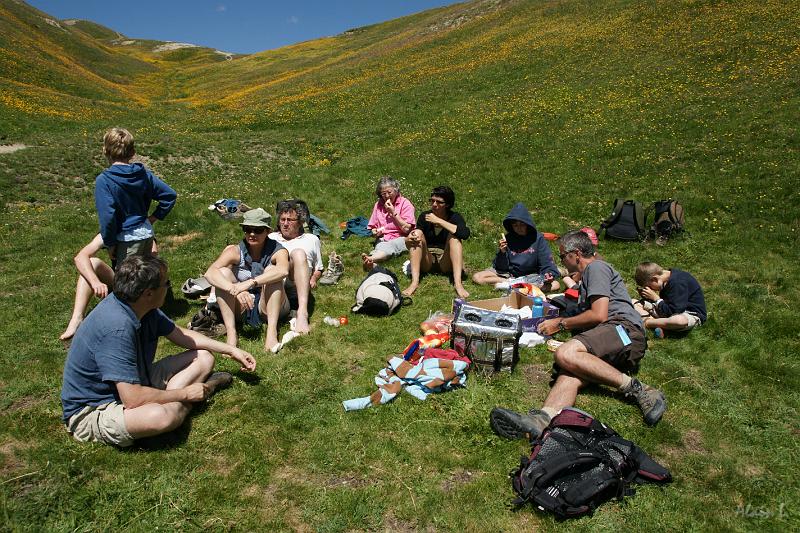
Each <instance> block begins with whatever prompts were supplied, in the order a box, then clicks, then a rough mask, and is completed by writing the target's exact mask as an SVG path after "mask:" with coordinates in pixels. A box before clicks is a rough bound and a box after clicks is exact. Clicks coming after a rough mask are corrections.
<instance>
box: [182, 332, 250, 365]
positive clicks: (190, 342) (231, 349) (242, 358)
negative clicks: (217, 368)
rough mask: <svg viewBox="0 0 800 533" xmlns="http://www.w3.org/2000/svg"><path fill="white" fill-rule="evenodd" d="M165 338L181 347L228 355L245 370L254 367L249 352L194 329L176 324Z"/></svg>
mask: <svg viewBox="0 0 800 533" xmlns="http://www.w3.org/2000/svg"><path fill="white" fill-rule="evenodd" d="M167 338H168V339H169V340H170V341H172V342H173V343H175V344H177V345H178V346H181V347H182V348H188V349H190V350H208V351H210V352H217V353H220V354H222V355H223V357H230V358H231V359H234V360H236V361H238V362H239V364H241V365H242V368H241V369H242V370H245V371H247V372H251V371H253V370H255V368H256V360H255V358H254V357H253V356H252V355H250V353H249V352H246V351H244V350H241V349H239V348H237V347H236V346H231V345H229V344H225V343H224V342H220V341H218V340H214V339H212V338H209V337H206V336H205V335H203V334H201V333H198V332H196V331H192V330H189V329H184V328H182V327H180V326H177V325H176V326H175V329H173V330H172V333H170V334H169V335H167Z"/></svg>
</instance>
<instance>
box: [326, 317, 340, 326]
mask: <svg viewBox="0 0 800 533" xmlns="http://www.w3.org/2000/svg"><path fill="white" fill-rule="evenodd" d="M322 321H323V322H325V323H326V324H328V325H329V326H333V327H335V328H338V327H339V326H341V323H339V319H338V318H333V317H332V316H328V315H325V318H323V319H322Z"/></svg>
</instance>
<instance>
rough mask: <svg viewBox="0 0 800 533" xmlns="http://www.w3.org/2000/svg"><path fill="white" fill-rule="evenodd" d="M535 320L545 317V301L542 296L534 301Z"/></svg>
mask: <svg viewBox="0 0 800 533" xmlns="http://www.w3.org/2000/svg"><path fill="white" fill-rule="evenodd" d="M532 316H533V318H542V317H543V316H544V300H542V297H541V296H537V297H536V298H534V299H533V315H532Z"/></svg>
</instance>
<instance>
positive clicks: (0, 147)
mask: <svg viewBox="0 0 800 533" xmlns="http://www.w3.org/2000/svg"><path fill="white" fill-rule="evenodd" d="M24 148H27V146H26V145H24V144H20V143H14V144H0V154H10V153H12V152H16V151H17V150H22V149H24Z"/></svg>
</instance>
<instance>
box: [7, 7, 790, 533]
mask: <svg viewBox="0 0 800 533" xmlns="http://www.w3.org/2000/svg"><path fill="white" fill-rule="evenodd" d="M798 13H800V12H798V10H797V9H796V6H794V5H793V4H792V3H787V2H780V1H758V2H756V1H750V0H742V1H738V2H725V1H711V0H707V1H684V2H667V1H658V2H641V1H622V0H618V1H614V0H605V1H602V2H597V1H594V2H591V1H570V2H564V1H556V0H551V1H549V0H531V1H516V0H507V1H503V0H491V1H488V0H487V1H475V2H468V3H465V4H457V5H454V6H449V7H445V8H441V9H437V10H433V11H430V12H426V13H420V14H417V15H413V16H410V17H405V18H403V19H398V20H395V21H390V22H387V23H384V24H377V25H374V26H369V27H365V28H356V29H353V30H351V31H348V32H345V33H344V34H342V35H338V36H335V37H330V38H326V39H321V40H318V41H309V42H306V43H300V44H297V45H294V46H291V47H287V48H283V49H280V50H272V51H265V52H261V53H258V54H253V55H251V56H246V57H237V58H233V60H231V61H225V60H224V58H223V57H221V56H220V55H219V54H215V53H214V52H213V51H210V50H208V49H182V50H176V51H172V52H166V53H158V52H153V48H155V46H156V45H155V44H153V43H149V42H143V41H137V42H136V43H132V44H127V45H123V44H121V42H122V41H119V38H118V37H116V32H114V31H113V30H108V29H104V28H102V27H97V26H96V25H92V24H88V23H83V22H81V23H76V24H72V25H66V24H63V21H62V22H60V23H59V24H60V25H61V26H62V29H58V28H57V27H55V26H52V25H50V24H47V23H46V22H45V23H43V22H41V21H42V20H44V18H49V17H47V15H45V14H42V13H40V12H37V11H35V10H33V9H31V8H29V7H27V6H25V5H24V4H20V3H18V2H13V1H11V0H0V48H1V49H2V50H0V51H2V54H0V144H11V143H22V144H26V145H28V146H30V148H27V149H24V150H20V151H16V152H13V153H0V244H2V246H0V280H1V281H0V318H2V320H3V327H2V328H0V343H1V344H0V391H1V392H0V478H1V479H0V509H2V512H0V521H2V522H0V523H2V524H3V527H4V528H5V529H9V530H108V529H121V530H144V529H147V530H151V529H153V528H154V527H159V528H169V529H179V528H180V529H207V528H211V529H239V530H256V529H258V530H323V531H349V530H400V531H411V530H444V531H463V530H474V531H498V530H500V531H522V530H531V529H544V530H566V529H567V528H569V529H570V530H571V529H578V530H587V531H588V530H592V531H595V530H598V529H601V530H619V529H623V528H630V527H642V526H644V527H651V528H653V527H656V528H658V527H659V526H660V527H661V528H664V529H674V530H726V531H727V530H736V531H751V530H754V529H758V530H767V531H778V530H794V529H797V528H798V526H800V518H798V516H799V513H800V511H799V510H798V508H797V503H796V500H797V498H796V496H797V494H798V492H800V485H799V484H798V481H797V476H796V475H795V471H796V470H797V468H798V467H799V466H800V464H798V460H797V457H796V453H794V452H795V451H796V450H797V442H798V440H797V436H798V434H799V433H800V426H799V425H798V420H799V419H800V418H799V417H798V405H799V404H800V394H798V389H799V385H800V373H799V370H800V369H799V368H798V362H797V356H796V354H797V353H798V350H799V349H800V338H798V335H797V328H796V326H795V325H794V318H793V311H794V309H793V307H794V303H795V302H797V301H800V291H799V290H798V284H799V283H800V276H799V275H798V268H797V264H798V260H799V259H800V254H798V252H797V245H796V243H797V241H798V231H799V230H800V209H798V207H797V206H798V201H797V200H798V194H797V191H796V189H797V185H798V184H800V137H799V134H798V129H797V128H798V123H800V122H799V121H798V119H799V118H800V116H799V115H798V109H800V89H798V88H799V87H800V47H798V43H800V30H798V28H800V14H798ZM43 17H44V18H43ZM151 44H152V46H151ZM117 124H120V125H124V126H126V127H128V128H130V129H131V130H132V131H133V132H134V135H135V136H136V139H137V149H138V152H139V154H140V157H141V160H142V161H144V162H145V163H146V164H147V165H148V166H150V167H151V168H152V169H153V170H154V171H155V172H156V173H157V174H158V175H160V176H162V177H164V179H165V180H166V181H167V182H168V183H170V184H171V185H172V186H173V187H174V188H175V189H176V190H177V191H178V194H179V200H178V203H177V206H176V208H175V209H174V210H173V212H172V213H171V214H170V216H169V217H168V218H167V220H166V221H164V222H163V223H159V224H157V226H156V232H157V234H158V235H159V241H160V243H161V249H162V254H163V256H164V257H165V258H166V259H167V260H168V261H169V264H170V277H171V279H172V282H173V286H176V287H177V286H179V285H180V284H181V283H182V282H183V280H184V279H186V278H187V277H194V276H196V275H198V274H200V273H202V272H203V271H204V270H205V268H206V267H207V266H208V264H210V263H211V261H213V260H214V258H215V257H216V256H217V254H218V253H219V252H220V251H221V250H222V248H223V246H224V245H225V244H228V243H232V242H235V241H236V240H237V239H238V238H239V236H240V233H239V232H238V227H237V226H236V225H235V224H232V223H228V222H224V221H221V220H219V219H218V218H217V217H216V216H214V215H212V214H211V213H209V211H208V210H207V209H206V207H207V205H208V204H209V203H210V202H212V201H214V200H216V199H218V198H221V197H236V198H240V199H242V200H244V201H246V202H247V203H248V204H250V205H254V206H263V207H265V208H267V209H269V210H272V209H274V205H275V202H276V201H277V200H279V199H282V198H285V197H289V196H299V197H301V198H304V199H306V200H307V201H308V203H309V205H310V206H311V209H312V211H313V212H314V213H315V214H317V215H319V216H320V217H322V218H323V220H325V221H326V222H327V223H328V224H329V225H330V226H331V227H336V226H337V224H338V222H340V221H343V220H345V219H347V218H348V217H350V216H353V215H358V214H364V215H368V214H369V211H370V209H371V206H372V203H373V202H374V196H373V193H372V191H373V189H374V183H375V179H376V177H377V176H380V175H383V174H391V175H393V176H395V177H397V178H399V179H400V181H401V182H402V186H403V192H404V194H406V195H407V196H408V197H409V198H410V199H411V200H412V201H413V202H414V204H415V205H416V206H417V209H418V212H419V211H421V210H422V209H426V205H427V198H428V193H429V191H430V189H431V187H433V186H435V185H438V184H449V185H451V186H452V187H453V188H454V189H455V191H456V195H457V205H456V209H457V210H458V211H460V212H461V213H462V214H463V215H464V217H465V219H466V220H467V221H468V223H469V225H470V226H471V228H472V230H473V237H472V238H471V239H470V240H469V241H467V242H466V243H465V253H466V261H467V267H468V269H469V271H470V272H475V271H477V270H480V269H483V268H485V267H486V266H488V265H489V264H490V261H491V259H492V257H493V255H494V253H495V250H496V248H495V247H496V243H495V241H496V239H497V232H498V229H499V227H500V222H501V220H502V218H503V216H504V214H505V213H506V212H507V211H508V210H509V209H510V207H511V206H512V205H513V203H514V202H515V201H517V200H522V201H524V202H525V203H526V204H527V206H528V207H529V208H530V209H531V211H532V214H533V217H534V219H535V221H536V223H537V225H538V227H539V228H540V229H541V230H542V231H551V232H556V233H561V232H565V231H567V230H569V229H573V228H577V227H581V226H583V225H590V226H594V227H597V226H598V224H599V221H600V220H601V219H602V218H603V217H604V216H606V215H607V214H608V212H609V211H610V208H611V205H612V201H613V199H614V198H615V197H632V198H636V199H638V200H640V201H642V202H651V201H654V200H657V199H660V198H667V197H677V198H679V199H680V200H681V202H682V203H683V204H684V206H685V207H686V210H687V222H688V229H689V232H688V234H686V235H684V236H682V237H681V238H679V239H676V240H674V241H671V242H669V243H668V244H667V245H666V246H663V247H661V246H655V245H654V244H652V243H646V244H625V243H616V242H611V241H602V242H601V244H600V252H601V253H602V254H603V255H604V256H605V257H606V258H607V259H608V260H609V262H611V263H612V264H613V265H615V266H616V268H617V269H618V270H619V271H620V272H621V273H622V274H623V276H624V277H625V279H626V280H628V282H629V288H630V289H633V288H634V285H633V270H634V268H635V265H636V264H637V263H638V262H639V261H642V260H654V261H657V262H659V263H661V264H662V265H664V266H667V267H672V266H674V267H677V268H681V269H685V270H688V271H690V272H692V273H693V274H694V275H695V276H696V277H697V278H698V279H699V280H700V282H701V284H702V285H703V287H704V290H705V293H706V298H707V303H708V307H709V310H710V319H709V322H708V323H707V324H705V325H704V326H703V327H702V328H700V329H698V330H696V331H694V332H692V333H691V334H690V335H688V336H687V337H686V338H668V339H666V340H661V341H652V342H650V347H649V350H648V354H647V356H646V357H645V360H644V362H643V366H642V370H641V373H640V378H641V379H642V380H643V381H645V382H647V383H650V384H652V385H655V386H658V387H660V388H662V389H663V390H664V391H665V393H666V395H667V398H668V402H669V410H668V411H667V413H666V415H665V418H664V420H662V422H661V423H660V424H659V425H658V426H657V427H656V428H647V427H645V426H644V424H643V423H642V421H641V417H640V416H639V413H638V410H637V409H636V407H635V406H632V405H628V404H625V403H624V402H622V401H620V400H619V398H618V397H616V395H614V394H613V393H612V392H610V391H605V390H604V389H601V388H594V389H591V390H588V391H587V392H586V394H582V395H581V396H579V398H578V404H577V406H578V407H579V408H581V409H584V410H586V411H588V412H590V413H593V414H594V415H596V416H597V417H598V418H599V419H601V420H602V421H604V422H606V423H607V424H609V425H610V426H612V427H614V428H615V429H616V430H617V431H619V432H620V433H621V434H622V435H624V436H625V437H627V438H630V439H632V440H634V441H636V442H637V443H639V444H640V445H641V446H642V447H643V448H644V449H645V450H647V451H648V452H649V453H650V454H651V455H652V456H653V457H654V458H656V459H657V460H659V461H661V462H662V463H664V464H665V465H667V466H668V467H669V468H670V469H671V470H672V473H673V476H674V477H675V482H674V483H673V484H672V485H671V486H669V487H666V488H664V489H659V488H654V487H644V488H642V489H640V490H639V491H638V493H637V495H636V497H635V498H632V499H630V500H626V501H625V502H624V503H622V504H619V503H610V504H607V505H605V506H603V507H601V508H600V509H599V510H598V512H597V513H596V515H595V516H594V517H593V518H587V519H582V520H579V521H576V522H568V523H558V522H555V521H554V520H552V519H551V518H549V517H546V516H543V515H540V514H537V513H536V512H535V511H533V510H532V509H525V510H523V511H521V512H517V513H514V512H510V511H509V510H508V508H507V507H506V503H507V502H508V501H509V500H510V499H511V490H510V487H509V483H508V480H507V478H506V473H507V472H508V471H509V470H510V469H511V468H513V467H514V466H515V465H516V463H517V461H518V457H519V455H520V454H522V453H525V452H526V450H525V446H524V445H523V444H522V443H519V442H507V441H503V440H502V439H499V438H498V437H496V436H494V435H493V433H492V432H491V430H490V429H489V427H488V423H487V419H488V412H489V410H490V409H491V407H493V406H494V405H503V406H508V407H512V408H517V409H520V410H524V409H527V408H529V407H530V406H532V405H533V406H539V405H540V404H541V402H542V401H543V399H544V397H545V395H546V393H547V390H548V385H547V381H548V375H549V367H550V363H551V361H552V359H551V356H550V354H549V353H548V352H546V351H545V350H544V348H542V347H537V348H534V349H526V350H523V351H522V363H521V365H520V367H519V368H518V371H517V372H515V373H514V374H513V375H511V376H504V377H499V378H497V379H494V380H485V379H481V378H478V377H475V378H474V379H472V380H471V381H470V383H469V387H468V388H467V389H466V390H463V391H458V392H454V393H448V394H445V395H441V396H436V397H431V398H429V399H428V400H427V401H425V402H418V401H417V400H414V399H413V398H411V397H409V396H405V397H403V396H401V397H399V398H398V399H397V400H395V402H394V403H393V404H391V405H387V406H382V407H380V408H376V409H371V410H367V411H363V412H357V413H344V412H343V411H342V408H341V404H340V402H341V401H342V400H345V399H349V398H353V397H358V396H364V395H366V394H368V393H369V392H370V391H371V390H372V387H373V385H372V379H373V377H374V375H375V373H376V372H377V371H378V370H379V369H380V368H381V366H382V362H383V361H384V360H385V357H386V356H387V355H389V354H393V353H397V352H399V351H401V350H402V349H403V348H404V347H405V346H406V344H407V343H408V342H409V340H411V339H412V338H414V337H415V336H416V335H417V334H418V333H417V332H418V323H419V322H420V321H421V320H423V319H424V318H426V317H427V316H428V313H429V311H430V310H437V309H440V310H448V309H449V308H450V306H451V300H452V297H453V290H452V286H451V285H449V284H448V282H447V280H446V279H444V278H438V277H429V278H426V279H425V280H424V281H423V284H422V287H421V289H420V291H419V292H418V294H417V295H416V296H415V298H414V304H413V305H412V306H411V307H407V308H404V309H403V310H401V312H400V313H398V314H397V315H396V316H394V317H392V318H391V319H383V320H380V319H371V318H366V317H360V316H354V317H351V323H350V324H349V325H348V326H347V327H346V328H339V329H334V328H329V327H327V326H325V325H324V324H323V323H322V317H323V316H325V315H326V314H330V315H333V316H338V315H341V314H346V313H347V311H348V309H349V306H350V305H351V304H352V298H353V292H354V290H355V287H356V286H357V284H358V282H359V281H360V279H361V277H362V273H361V271H360V269H359V265H358V258H359V256H360V253H361V252H363V251H367V250H368V249H369V244H368V242H366V240H356V238H350V239H348V240H346V241H341V240H340V239H339V238H338V236H339V232H338V230H335V231H334V234H333V235H331V236H328V237H325V238H324V239H323V248H324V250H323V251H324V252H325V253H326V254H327V252H329V251H331V250H333V249H335V250H336V251H337V252H339V253H340V254H342V255H343V256H344V258H345V265H346V274H345V277H344V279H343V281H342V282H341V283H340V284H339V285H338V286H336V287H332V288H320V289H318V290H317V291H316V296H317V309H316V312H315V314H314V316H313V317H312V326H313V328H314V330H313V331H312V334H311V335H309V336H308V337H304V338H301V339H299V340H296V341H294V342H293V343H292V344H291V345H289V346H288V347H287V348H286V349H285V350H284V351H282V352H280V353H279V354H278V355H277V356H273V355H267V354H264V353H263V338H262V336H261V335H258V334H247V335H244V336H243V338H242V345H243V347H244V348H245V349H247V350H250V351H252V353H253V354H254V355H255V356H256V357H257V359H258V365H259V366H258V369H257V372H256V375H255V376H250V377H248V376H244V375H237V379H236V381H235V383H234V386H233V387H232V388H231V389H229V390H226V391H224V392H222V393H221V394H219V395H218V396H216V397H215V398H214V399H213V400H212V401H210V402H208V404H207V405H206V406H203V407H202V408H201V409H198V412H197V416H193V417H192V419H191V422H190V424H187V427H185V428H184V429H183V430H181V431H179V432H178V434H177V435H173V436H170V437H168V438H165V439H159V440H156V441H154V442H149V443H145V444H143V446H142V447H140V448H137V449H136V450H134V451H131V452H120V451H117V450H113V449H109V448H105V447H102V446H86V445H79V444H77V443H74V442H72V441H71V440H70V439H69V438H68V436H67V435H66V434H65V433H64V431H63V429H62V427H61V424H60V421H59V416H60V404H59V400H58V393H59V390H60V380H61V370H62V367H63V363H64V358H65V355H66V350H65V347H64V346H62V344H61V343H60V342H58V341H57V338H58V335H59V334H60V332H61V331H62V330H63V328H64V327H65V325H66V323H67V321H68V319H69V315H70V304H71V301H72V297H73V290H74V281H75V276H76V274H75V269H74V267H73V266H72V263H71V258H72V256H73V255H74V254H75V253H76V252H77V250H78V249H79V248H80V247H81V246H82V245H83V244H85V243H86V242H88V241H89V239H91V237H92V236H93V235H94V234H95V233H96V231H97V219H96V215H95V213H94V208H93V196H92V195H93V179H94V176H95V175H96V174H97V173H99V172H100V171H101V170H102V168H103V167H104V164H105V162H104V161H103V158H102V156H101V152H100V139H101V137H102V132H103V131H104V130H105V129H106V128H107V127H109V126H112V125H117ZM401 263H402V260H395V261H391V262H390V263H389V267H390V268H392V269H394V270H395V271H399V269H400V265H401ZM467 289H468V290H469V291H470V292H471V293H472V295H473V296H474V297H475V298H484V297H490V296H492V295H493V294H495V293H494V292H493V291H492V290H490V289H488V288H485V287H477V286H475V285H473V284H472V283H471V282H470V283H467ZM197 307H198V305H197V304H196V303H193V302H187V301H185V300H183V299H182V297H180V293H179V292H176V296H175V298H174V299H173V300H172V301H170V302H169V303H168V305H167V306H166V311H167V312H168V313H169V314H170V316H172V317H174V318H175V319H176V321H177V322H178V323H180V324H185V323H186V322H187V321H188V320H189V318H190V317H191V316H192V315H193V314H194V312H195V311H196V310H197ZM174 351H175V350H174V347H171V346H169V345H168V344H165V345H163V346H161V348H160V352H159V353H160V354H163V355H166V354H169V353H173V352H174ZM220 365H221V367H222V368H223V369H227V370H231V371H232V370H235V369H234V368H233V365H231V364H230V363H228V362H225V361H223V362H221V363H220Z"/></svg>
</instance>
